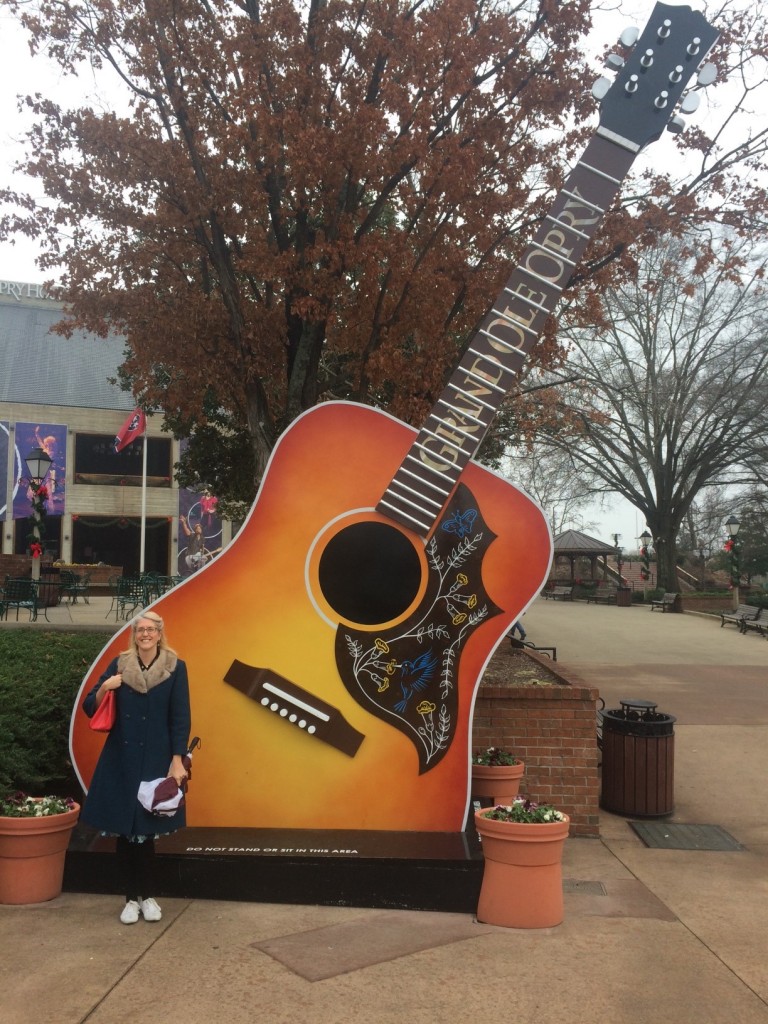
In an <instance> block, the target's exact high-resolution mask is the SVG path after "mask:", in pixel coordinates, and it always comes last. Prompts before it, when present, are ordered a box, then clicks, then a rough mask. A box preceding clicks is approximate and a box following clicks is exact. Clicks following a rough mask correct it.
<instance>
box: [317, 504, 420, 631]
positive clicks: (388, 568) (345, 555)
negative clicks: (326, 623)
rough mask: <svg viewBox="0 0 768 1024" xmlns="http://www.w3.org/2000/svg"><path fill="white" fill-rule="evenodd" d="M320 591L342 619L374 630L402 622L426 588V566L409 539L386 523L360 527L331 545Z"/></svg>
mask: <svg viewBox="0 0 768 1024" xmlns="http://www.w3.org/2000/svg"><path fill="white" fill-rule="evenodd" d="M318 576H319V582H320V589H321V590H322V592H323V596H324V597H325V599H326V601H327V602H328V604H329V605H330V606H331V608H333V610H334V611H335V612H336V614H337V615H339V616H340V617H341V618H343V619H347V620H348V621H349V622H358V623H360V624H361V625H366V626H374V625H376V624H377V623H382V622H389V621H391V620H392V619H396V618H398V616H400V615H402V614H403V612H405V611H406V609H407V608H408V607H409V606H410V605H411V604H412V603H413V601H414V599H415V597H416V595H417V593H418V591H419V586H420V584H421V562H420V559H419V556H418V553H417V552H416V550H415V548H414V546H413V545H412V544H411V542H410V541H409V540H408V538H407V537H406V536H405V535H404V534H402V533H401V532H400V531H399V530H397V529H395V527H393V526H388V525H387V524H386V523H374V522H371V523H355V524H353V525H351V526H347V527H345V528H344V529H343V530H342V531H341V532H340V533H337V534H336V536H335V537H333V538H332V539H331V540H330V541H329V542H328V545H327V546H326V548H325V550H324V551H323V554H322V555H321V557H320V563H319V567H318Z"/></svg>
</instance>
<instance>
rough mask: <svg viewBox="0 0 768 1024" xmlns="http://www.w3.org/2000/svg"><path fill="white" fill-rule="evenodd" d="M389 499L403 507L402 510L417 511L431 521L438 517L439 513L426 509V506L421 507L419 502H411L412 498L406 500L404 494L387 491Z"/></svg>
mask: <svg viewBox="0 0 768 1024" xmlns="http://www.w3.org/2000/svg"><path fill="white" fill-rule="evenodd" d="M387 497H388V498H391V499H392V501H393V502H396V503H397V505H399V506H401V508H402V507H403V506H405V507H406V510H407V509H411V508H412V509H415V510H416V512H417V513H420V514H421V515H422V516H429V517H430V518H431V519H434V518H435V516H436V515H437V513H436V512H434V511H432V509H428V508H424V506H423V505H420V504H419V502H418V501H411V500H410V498H406V497H405V495H404V494H395V493H394V492H393V491H392V489H391V488H390V489H389V490H388V491H387ZM439 511H440V510H439V509H438V512H439Z"/></svg>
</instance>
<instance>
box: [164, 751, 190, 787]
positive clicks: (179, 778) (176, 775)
mask: <svg viewBox="0 0 768 1024" xmlns="http://www.w3.org/2000/svg"><path fill="white" fill-rule="evenodd" d="M167 777H168V778H173V779H175V780H176V785H177V786H180V785H181V784H182V782H184V781H186V778H187V769H186V768H185V767H184V764H183V762H182V760H181V757H179V755H178V754H174V756H173V760H172V761H171V767H170V768H169V769H168V776H167Z"/></svg>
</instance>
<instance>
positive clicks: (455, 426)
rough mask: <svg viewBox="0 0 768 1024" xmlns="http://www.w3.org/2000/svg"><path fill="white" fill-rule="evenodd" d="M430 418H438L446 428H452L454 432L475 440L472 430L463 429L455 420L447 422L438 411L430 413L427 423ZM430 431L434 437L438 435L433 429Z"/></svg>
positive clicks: (439, 422)
mask: <svg viewBox="0 0 768 1024" xmlns="http://www.w3.org/2000/svg"><path fill="white" fill-rule="evenodd" d="M430 420H437V422H438V424H439V425H440V426H441V427H444V428H445V429H446V430H450V431H451V433H452V434H460V435H461V436H462V437H463V438H465V439H466V440H467V441H473V442H474V441H475V435H474V434H473V433H472V432H471V431H469V430H463V429H462V428H461V427H460V426H459V425H458V423H453V421H451V422H447V421H446V420H444V419H442V418H441V417H440V416H438V415H437V413H435V412H431V413H430V414H429V416H428V417H427V423H429V421H430ZM430 433H431V434H432V436H433V437H434V436H436V435H435V434H434V433H432V431H430Z"/></svg>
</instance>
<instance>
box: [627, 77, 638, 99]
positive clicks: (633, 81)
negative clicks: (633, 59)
mask: <svg viewBox="0 0 768 1024" xmlns="http://www.w3.org/2000/svg"><path fill="white" fill-rule="evenodd" d="M637 82H638V78H637V75H630V76H629V79H628V80H627V82H626V84H625V85H624V91H625V92H628V93H629V94H630V95H631V94H632V93H633V92H637Z"/></svg>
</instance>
